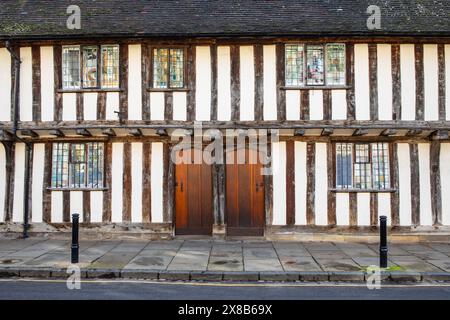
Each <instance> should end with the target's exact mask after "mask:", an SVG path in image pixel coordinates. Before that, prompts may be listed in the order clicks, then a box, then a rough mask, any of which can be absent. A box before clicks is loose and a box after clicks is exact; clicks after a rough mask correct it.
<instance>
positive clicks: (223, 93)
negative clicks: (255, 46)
mask: <svg viewBox="0 0 450 320" xmlns="http://www.w3.org/2000/svg"><path fill="white" fill-rule="evenodd" d="M217 78H218V79H217V119H218V120H221V121H226V120H230V119H231V82H230V81H231V80H230V79H231V61H230V47H217Z"/></svg>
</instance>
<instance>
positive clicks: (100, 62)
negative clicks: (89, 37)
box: [61, 43, 121, 91]
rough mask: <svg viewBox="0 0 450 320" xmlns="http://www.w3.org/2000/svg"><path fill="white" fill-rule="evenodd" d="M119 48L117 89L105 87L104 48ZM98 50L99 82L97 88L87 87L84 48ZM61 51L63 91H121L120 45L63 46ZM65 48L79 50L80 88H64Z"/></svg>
mask: <svg viewBox="0 0 450 320" xmlns="http://www.w3.org/2000/svg"><path fill="white" fill-rule="evenodd" d="M108 46H110V47H117V48H118V62H119V64H118V70H117V72H118V84H117V86H116V87H109V86H108V87H104V86H103V72H102V69H103V68H102V67H103V54H102V53H103V48H104V47H108ZM90 47H91V48H97V71H96V72H97V79H96V80H97V81H96V85H95V86H91V87H85V86H84V83H85V82H84V48H90ZM61 48H62V50H61V79H62V81H61V89H62V90H69V91H70V90H86V91H89V90H94V91H95V90H118V89H120V80H121V73H120V44H108V43H105V44H86V45H63V46H62V47H61ZM64 48H78V55H79V69H78V75H79V79H80V85H79V86H77V87H76V86H73V87H65V86H64V70H63V67H64V54H63V52H64Z"/></svg>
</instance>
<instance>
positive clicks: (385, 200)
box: [377, 193, 392, 225]
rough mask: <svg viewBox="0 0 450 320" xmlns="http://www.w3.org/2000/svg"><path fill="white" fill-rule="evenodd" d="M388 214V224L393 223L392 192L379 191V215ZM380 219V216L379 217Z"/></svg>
mask: <svg viewBox="0 0 450 320" xmlns="http://www.w3.org/2000/svg"><path fill="white" fill-rule="evenodd" d="M380 216H386V217H387V224H388V225H391V222H392V221H391V194H390V193H379V194H378V217H380ZM377 219H378V218H377Z"/></svg>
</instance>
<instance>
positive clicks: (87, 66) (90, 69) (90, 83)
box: [83, 46, 98, 88]
mask: <svg viewBox="0 0 450 320" xmlns="http://www.w3.org/2000/svg"><path fill="white" fill-rule="evenodd" d="M97 57H98V47H94V46H92V47H83V88H95V87H97V85H98V84H97V77H98V74H97V65H98V62H97Z"/></svg>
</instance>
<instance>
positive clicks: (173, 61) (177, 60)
mask: <svg viewBox="0 0 450 320" xmlns="http://www.w3.org/2000/svg"><path fill="white" fill-rule="evenodd" d="M170 87H171V88H183V87H184V50H183V49H170Z"/></svg>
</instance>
